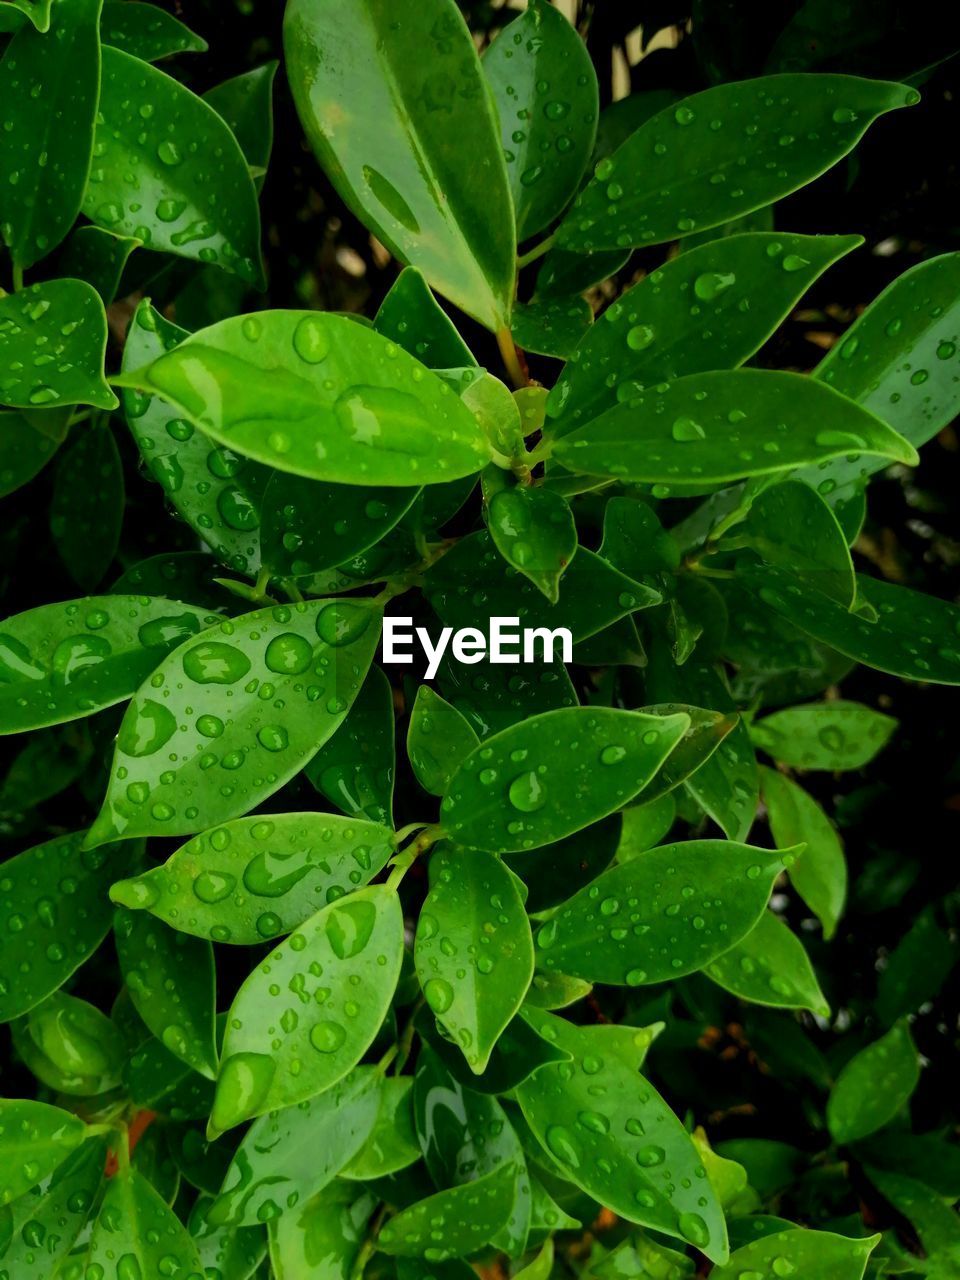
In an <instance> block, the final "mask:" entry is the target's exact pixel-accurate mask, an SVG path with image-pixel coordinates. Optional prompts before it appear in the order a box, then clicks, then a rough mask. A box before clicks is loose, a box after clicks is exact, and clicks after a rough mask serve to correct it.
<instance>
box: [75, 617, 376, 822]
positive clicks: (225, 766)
mask: <svg viewBox="0 0 960 1280" xmlns="http://www.w3.org/2000/svg"><path fill="white" fill-rule="evenodd" d="M380 616H381V615H380V611H379V607H378V606H377V605H376V603H374V602H373V601H366V600H363V601H361V600H358V601H345V600H339V601H336V600H335V601H330V600H315V601H310V602H309V603H307V604H295V605H290V606H286V605H284V606H276V607H274V608H268V609H260V610H257V611H256V612H255V613H247V614H244V615H243V617H242V618H238V619H237V620H236V622H235V623H234V622H226V621H225V622H221V624H220V626H219V627H217V628H216V629H214V630H212V631H210V632H208V633H207V638H206V639H201V640H196V639H192V640H188V641H186V642H185V643H184V644H182V645H181V646H180V648H179V649H176V650H175V651H174V652H173V653H172V654H171V655H170V656H169V657H168V658H167V659H166V660H165V661H164V662H163V663H161V665H160V666H158V668H157V670H156V671H155V672H154V674H153V675H152V676H151V677H150V679H149V680H148V681H147V682H146V683H145V684H144V685H143V686H141V688H140V690H139V691H138V693H137V694H136V696H135V697H134V699H133V701H132V702H131V703H130V706H129V707H128V708H127V711H126V714H125V715H124V718H123V722H122V724H121V725H120V732H119V734H118V736H117V746H116V751H115V753H114V761H113V767H112V771H111V781H110V787H109V790H108V792H107V797H106V799H105V801H104V805H103V808H102V810H101V812H100V816H99V817H98V818H97V821H96V823H95V824H94V826H93V827H92V828H91V831H90V836H89V840H90V842H91V843H95V842H98V841H101V840H107V839H110V838H111V836H113V835H123V837H124V838H127V837H129V836H132V835H168V836H175V835H190V834H192V833H193V832H195V831H198V830H200V829H202V828H204V827H209V826H213V825H214V824H216V823H218V822H228V821H230V820H231V819H232V818H238V817H242V816H243V815H244V814H245V813H248V812H249V811H250V809H252V808H253V807H254V806H255V805H256V804H258V803H259V802H260V801H261V800H262V799H264V798H265V797H266V796H268V795H272V794H273V792H274V791H277V790H278V789H279V788H280V787H281V786H283V784H284V783H285V782H286V781H287V780H288V779H289V778H292V777H293V775H294V774H295V773H297V772H298V771H299V770H300V769H301V768H302V767H303V765H304V764H305V763H306V762H307V761H308V760H309V759H310V757H311V756H312V755H313V754H314V753H315V752H316V751H317V749H318V748H319V747H320V746H322V745H323V743H324V742H326V741H327V739H328V738H330V737H331V736H332V735H333V733H334V731H335V730H336V729H337V728H338V727H339V725H340V724H341V723H342V722H343V719H344V717H345V716H346V714H347V711H348V710H349V709H350V705H351V703H352V702H353V700H354V698H355V697H356V696H357V693H358V691H359V688H360V685H361V684H362V683H363V679H364V676H365V675H366V673H367V670H368V668H369V666H370V662H371V659H372V658H373V651H374V649H375V648H376V645H377V642H378V640H379V636H380ZM184 677H186V679H184ZM241 682H242V683H241ZM161 698H162V699H164V701H159V699H161ZM281 712H282V713H283V714H282V715H281V714H280V713H281ZM171 755H176V756H177V759H176V760H173V761H172V760H171V759H170V756H171ZM173 765H176V766H177V767H176V768H174V767H173ZM211 770H214V772H213V773H211V772H210V771H211Z"/></svg>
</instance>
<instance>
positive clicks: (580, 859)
mask: <svg viewBox="0 0 960 1280" xmlns="http://www.w3.org/2000/svg"><path fill="white" fill-rule="evenodd" d="M629 812H630V810H629V809H628V810H625V813H629ZM620 826H621V815H620V814H617V813H612V814H610V815H609V816H608V817H606V818H601V820H600V821H599V822H595V823H593V825H592V826H589V827H584V829H583V830H582V831H575V832H574V833H573V835H570V836H567V837H566V839H565V840H558V841H557V843H556V844H545V845H542V846H541V847H540V848H539V849H533V850H531V851H530V852H529V853H518V854H515V855H514V856H513V857H512V858H511V859H510V866H511V869H512V870H513V871H515V872H516V874H517V875H518V876H519V877H520V878H521V880H523V882H524V883H525V884H526V885H527V888H528V891H529V892H528V897H527V901H526V908H527V911H528V912H529V913H530V914H535V913H536V912H538V911H546V910H548V909H549V908H550V907H555V906H557V905H558V904H559V903H561V902H565V901H566V900H567V898H569V897H570V893H571V890H575V889H579V888H580V887H581V886H582V885H585V884H589V882H590V881H591V880H592V879H593V878H594V876H597V875H599V874H600V872H601V871H606V869H607V867H609V865H610V863H611V862H612V861H613V856H614V854H615V853H616V852H617V844H618V841H619V839H620Z"/></svg>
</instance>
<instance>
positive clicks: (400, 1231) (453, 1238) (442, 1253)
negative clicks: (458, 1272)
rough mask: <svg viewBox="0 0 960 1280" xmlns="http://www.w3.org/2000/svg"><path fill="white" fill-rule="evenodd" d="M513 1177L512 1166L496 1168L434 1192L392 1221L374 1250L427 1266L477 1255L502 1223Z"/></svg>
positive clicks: (508, 1210)
mask: <svg viewBox="0 0 960 1280" xmlns="http://www.w3.org/2000/svg"><path fill="white" fill-rule="evenodd" d="M515 1178H516V1170H515V1169H514V1166H513V1165H510V1164H501V1165H498V1166H497V1168H495V1169H494V1170H493V1171H492V1172H491V1173H488V1174H486V1175H485V1176H484V1177H482V1178H477V1179H476V1180H475V1181H474V1182H468V1183H465V1184H464V1185H463V1186H460V1187H451V1188H450V1189H449V1190H448V1191H438V1192H437V1194H436V1195H434V1196H430V1197H429V1198H428V1199H426V1200H421V1201H420V1202H419V1203H418V1204H414V1205H411V1206H410V1207H409V1208H408V1209H403V1210H402V1211H401V1212H400V1213H398V1214H397V1215H396V1217H394V1218H391V1219H390V1221H389V1222H387V1223H386V1224H385V1225H384V1227H383V1228H382V1230H381V1231H380V1234H379V1236H378V1237H377V1247H378V1248H379V1249H381V1250H382V1251H383V1252H384V1253H390V1254H394V1255H397V1254H399V1255H400V1256H402V1257H413V1258H426V1259H427V1261H428V1262H443V1261H445V1260H446V1259H447V1258H458V1257H462V1256H463V1255H464V1254H471V1253H476V1252H477V1250H478V1249H481V1248H482V1247H483V1245H485V1244H487V1243H488V1241H490V1240H491V1239H492V1238H493V1237H494V1236H495V1235H496V1234H497V1232H498V1231H500V1230H501V1229H502V1228H503V1227H504V1226H505V1224H506V1223H507V1221H508V1219H509V1217H510V1213H511V1210H512V1206H513V1183H514V1180H515ZM438 1227H442V1228H443V1231H442V1234H441V1233H439V1232H438V1230H437V1228H438ZM438 1234H440V1235H441V1239H440V1240H439V1241H438V1239H437V1236H438Z"/></svg>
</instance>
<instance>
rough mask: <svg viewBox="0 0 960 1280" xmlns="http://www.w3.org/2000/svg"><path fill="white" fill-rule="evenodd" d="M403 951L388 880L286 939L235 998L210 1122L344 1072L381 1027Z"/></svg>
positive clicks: (233, 1117) (305, 1091) (307, 1091)
mask: <svg viewBox="0 0 960 1280" xmlns="http://www.w3.org/2000/svg"><path fill="white" fill-rule="evenodd" d="M402 953H403V918H402V914H401V911H400V904H399V901H398V900H397V895H396V893H394V891H393V890H392V889H388V888H387V887H386V886H384V885H378V886H376V887H375V888H372V889H360V890H359V891H358V892H357V893H354V894H351V895H350V897H348V898H346V899H344V900H342V901H337V902H333V903H331V904H330V906H328V907H324V908H323V910H322V911H318V912H317V914H316V915H315V916H312V917H311V918H310V920H308V921H307V923H306V924H305V925H304V926H303V928H302V929H301V930H299V931H298V932H296V933H294V934H291V936H290V937H289V938H288V939H287V940H286V941H285V942H283V943H281V944H280V945H279V946H278V947H277V948H276V949H275V950H274V951H273V952H272V953H271V954H270V957H269V958H268V959H267V960H266V961H265V962H264V963H263V964H261V965H260V966H259V967H258V968H257V969H255V970H254V971H253V973H251V975H250V976H249V977H248V978H247V980H246V981H245V982H244V983H243V985H242V986H241V988H240V990H239V991H238V992H237V995H236V997H235V998H234V1001H233V1004H232V1005H231V1006H230V1014H229V1018H228V1021H227V1030H226V1034H225V1036H224V1041H223V1053H222V1062H221V1067H220V1076H219V1078H218V1080H217V1096H216V1100H215V1102H214V1106H213V1114H212V1117H211V1131H216V1130H220V1131H224V1130H227V1129H231V1128H233V1126H234V1125H237V1124H240V1122H241V1121H242V1120H246V1119H248V1118H249V1117H251V1116H255V1115H262V1114H263V1112H265V1111H269V1110H271V1109H273V1108H276V1107H284V1106H293V1104H294V1103H297V1102H302V1101H304V1100H305V1099H307V1098H312V1097H314V1096H315V1095H316V1094H318V1093H322V1092H323V1091H324V1090H325V1089H329V1088H330V1087H331V1086H332V1085H334V1084H336V1083H337V1081H338V1080H341V1079H343V1077H344V1076H345V1075H346V1074H347V1072H348V1071H350V1070H351V1069H352V1068H353V1067H354V1066H356V1064H357V1063H358V1062H359V1060H360V1058H361V1057H362V1056H363V1054H364V1053H365V1052H366V1051H367V1049H368V1048H369V1047H370V1044H371V1043H372V1041H373V1038H374V1036H375V1035H376V1034H377V1032H378V1031H379V1029H380V1024H381V1023H382V1022H383V1019H384V1016H385V1014H386V1012H387V1009H388V1008H389V1005H390V1001H391V1000H392V998H393V993H394V989H395V988H396V985H397V980H398V978H399V976H400V960H401V956H402ZM274 987H279V993H281V994H278V996H275V995H273V988H274ZM276 1004H279V1005H281V1006H282V1007H281V1008H277V1009H276V1013H274V1005H276ZM293 1063H296V1064H298V1068H299V1069H298V1070H297V1071H296V1073H295V1072H294V1071H292V1070H291V1069H290V1068H291V1064H293ZM371 1123H372V1122H371ZM351 1154H352V1153H351Z"/></svg>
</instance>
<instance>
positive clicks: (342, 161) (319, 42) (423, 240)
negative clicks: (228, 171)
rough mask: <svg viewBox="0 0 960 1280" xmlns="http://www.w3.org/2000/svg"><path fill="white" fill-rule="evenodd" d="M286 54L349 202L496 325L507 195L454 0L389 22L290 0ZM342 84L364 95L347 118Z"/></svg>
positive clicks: (402, 253)
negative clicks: (467, 145)
mask: <svg viewBox="0 0 960 1280" xmlns="http://www.w3.org/2000/svg"><path fill="white" fill-rule="evenodd" d="M284 48H285V52H286V60H287V73H288V75H289V78H290V83H291V86H292V88H293V94H294V99H295V101H296V104H297V109H298V111H299V113H300V119H301V121H302V123H303V126H304V128H305V130H306V132H307V137H308V138H309V141H310V144H311V146H312V147H313V149H314V151H315V152H316V154H317V156H318V157H319V159H320V160H321V163H322V164H323V165H324V167H325V169H326V171H327V173H328V174H329V175H330V176H331V178H332V180H333V182H334V185H335V186H336V187H337V190H338V191H339V193H340V195H341V196H342V197H343V199H344V200H345V201H346V203H347V205H348V206H349V207H350V208H351V209H353V210H354V211H355V212H356V213H358V214H359V215H360V217H361V218H364V219H365V220H366V221H367V222H368V223H369V225H370V226H371V227H372V229H373V230H374V231H375V232H376V234H377V235H378V236H379V237H380V239H381V240H382V241H383V243H384V244H385V245H387V246H388V247H389V248H390V249H391V251H392V252H393V253H394V254H395V256H396V257H398V258H399V259H400V260H401V262H409V263H411V264H412V265H413V266H415V267H418V268H419V269H420V270H421V271H422V272H423V274H424V275H425V276H426V278H427V280H428V281H429V283H430V285H431V286H432V287H433V288H435V289H437V290H438V291H439V292H440V293H442V294H444V295H445V296H446V297H448V298H450V300H451V301H452V302H455V303H456V304H457V306H458V307H461V308H462V309H463V310H464V311H466V312H467V313H468V314H470V315H473V316H474V317H476V319H478V320H480V321H481V323H483V324H486V325H487V326H488V327H489V328H492V329H499V328H501V327H502V326H503V325H504V324H505V323H506V319H507V316H508V314H509V310H510V301H511V299H512V297H513V289H514V273H515V255H516V246H515V239H514V220H513V211H512V202H511V198H510V189H509V185H508V179H507V170H506V163H505V161H504V158H503V150H502V147H501V143H500V137H499V130H498V127H497V120H496V113H495V109H494V105H493V102H492V100H491V97H490V95H489V91H488V89H487V85H486V82H485V80H484V77H483V72H482V70H481V68H480V63H479V60H478V58H477V55H476V51H475V49H474V46H473V42H472V39H471V37H470V34H469V32H468V30H467V27H466V24H465V23H464V21H463V19H462V17H461V16H460V13H459V12H458V10H457V7H456V5H455V4H454V3H453V0H426V2H425V3H423V4H418V5H417V6H416V7H415V8H413V9H409V10H407V11H405V13H404V16H403V19H402V21H400V22H398V21H397V17H396V14H395V12H394V11H393V10H392V9H389V8H386V7H384V6H383V5H382V4H381V3H379V0H361V3H359V4H357V5H356V6H354V7H352V8H351V11H350V13H349V16H348V17H347V18H346V19H345V16H344V12H343V10H342V8H341V6H340V5H339V4H338V3H336V0H321V3H315V2H314V0H293V2H292V3H291V4H289V5H288V6H287V10H286V17H285V21H284ZM346 82H349V84H350V91H351V93H352V94H357V95H359V96H360V97H361V98H362V99H363V102H364V110H363V112H362V113H354V114H352V115H351V116H350V117H349V118H348V119H345V118H344V115H343V111H342V107H341V105H340V102H341V95H342V92H343V85H344V83H346ZM466 137H469V139H470V149H469V155H467V154H466V153H465V152H464V151H463V150H462V147H461V143H462V141H463V139H464V138H466Z"/></svg>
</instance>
